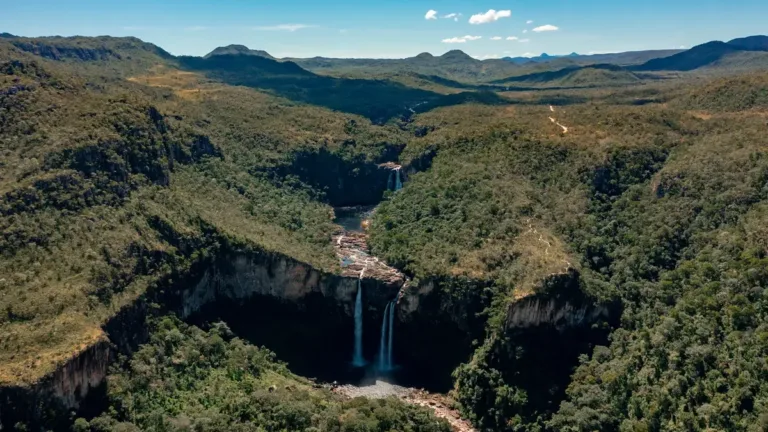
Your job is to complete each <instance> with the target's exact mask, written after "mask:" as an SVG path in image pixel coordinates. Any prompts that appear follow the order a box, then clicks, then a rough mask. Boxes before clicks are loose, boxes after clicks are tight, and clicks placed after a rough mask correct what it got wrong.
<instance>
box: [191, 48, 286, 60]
mask: <svg viewBox="0 0 768 432" xmlns="http://www.w3.org/2000/svg"><path fill="white" fill-rule="evenodd" d="M216 55H252V56H258V57H264V58H268V59H271V60H274V59H275V58H274V57H272V56H271V55H269V53H268V52H266V51H263V50H252V49H250V48H248V47H247V46H245V45H227V46H223V47H218V48H216V49H214V50H213V51H211V52H209V53H208V54H206V55H205V56H203V58H206V59H207V58H209V57H211V56H216Z"/></svg>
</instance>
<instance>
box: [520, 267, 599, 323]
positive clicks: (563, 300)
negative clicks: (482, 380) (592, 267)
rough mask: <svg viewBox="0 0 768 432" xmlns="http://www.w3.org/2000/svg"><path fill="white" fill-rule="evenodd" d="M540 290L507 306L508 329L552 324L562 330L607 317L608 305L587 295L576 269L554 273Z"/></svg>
mask: <svg viewBox="0 0 768 432" xmlns="http://www.w3.org/2000/svg"><path fill="white" fill-rule="evenodd" d="M542 285H543V286H542V288H541V290H540V291H539V292H538V293H536V294H533V295H530V296H528V297H525V298H523V299H520V300H517V301H515V302H512V303H511V304H510V305H509V306H508V307H507V314H506V320H505V330H507V331H511V330H515V329H526V328H534V327H540V326H544V327H549V328H553V329H556V330H557V331H559V332H563V331H566V330H569V329H574V328H580V327H584V326H588V325H590V324H592V323H594V322H597V321H599V320H601V319H608V318H609V317H610V311H609V308H608V306H607V305H605V304H599V303H596V302H595V301H594V300H592V299H590V298H588V297H587V296H586V294H584V293H583V292H582V291H581V288H580V287H579V275H578V273H577V272H576V271H575V270H570V271H569V272H567V273H563V274H559V275H553V276H551V277H549V278H548V279H547V280H545V281H544V282H543V284H542Z"/></svg>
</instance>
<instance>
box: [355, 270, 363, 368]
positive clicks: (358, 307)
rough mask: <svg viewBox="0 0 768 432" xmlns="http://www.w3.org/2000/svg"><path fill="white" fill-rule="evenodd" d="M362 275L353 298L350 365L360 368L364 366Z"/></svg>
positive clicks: (361, 273) (361, 274)
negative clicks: (352, 339)
mask: <svg viewBox="0 0 768 432" xmlns="http://www.w3.org/2000/svg"><path fill="white" fill-rule="evenodd" d="M363 273H365V269H363V270H362V271H361V272H360V278H359V279H358V280H357V297H356V298H355V353H354V356H353V358H352V364H353V365H355V366H357V367H360V366H364V365H365V358H363Z"/></svg>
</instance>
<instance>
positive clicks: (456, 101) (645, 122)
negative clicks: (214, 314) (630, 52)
mask: <svg viewBox="0 0 768 432" xmlns="http://www.w3.org/2000/svg"><path fill="white" fill-rule="evenodd" d="M698 49H699V50H701V49H702V48H698ZM733 49H735V48H733ZM731 50H732V48H729V49H728V53H730V52H731ZM750 52H753V51H750ZM754 52H755V53H757V52H759V53H762V51H754ZM683 53H688V51H684V52H683ZM728 53H726V54H728ZM461 54H463V53H461ZM726 54H723V55H726ZM676 55H677V56H680V54H676ZM728 55H729V56H730V55H731V54H728ZM738 55H739V57H738V58H739V59H742V60H743V59H744V58H745V57H744V56H745V54H744V53H741V54H738ZM754 55H755V56H758V54H754ZM465 57H468V56H466V55H463V56H462V55H459V54H456V53H454V55H452V56H447V57H446V56H443V57H442V58H438V57H431V56H430V57H426V56H423V55H422V56H419V57H415V58H413V59H405V60H402V61H400V60H398V61H391V62H383V61H382V62H362V61H361V62H353V61H352V60H350V61H349V62H344V60H341V59H336V60H334V61H330V60H329V61H327V62H325V63H323V62H321V60H320V59H304V61H301V59H292V60H294V61H289V60H288V59H285V60H278V59H274V58H272V57H271V56H269V55H268V54H267V55H264V54H259V52H256V54H253V53H240V52H238V51H232V50H227V49H221V50H220V52H219V53H218V54H217V53H216V52H214V53H211V55H209V56H206V57H174V56H173V55H171V54H169V53H168V52H166V51H164V50H163V49H161V48H159V47H157V46H154V45H152V44H149V43H146V42H143V41H140V40H138V39H135V38H111V37H99V38H86V37H75V38H61V37H50V38H21V37H13V36H10V35H9V36H5V35H3V36H2V37H0V231H2V234H3V235H2V237H0V422H2V423H0V425H2V427H6V426H7V427H8V429H9V430H14V429H16V430H73V431H79V432H84V431H93V432H97V431H105V432H106V431H139V430H141V431H143V430H149V431H182V430H194V431H241V430H242V431H350V432H352V431H355V432H358V431H359V432H362V431H366V432H368V431H370V432H373V431H381V432H389V431H414V432H429V431H450V430H452V426H451V425H450V424H449V423H448V421H446V420H445V419H440V418H438V417H439V416H437V415H436V414H435V413H436V410H435V407H434V406H429V405H427V406H420V405H418V404H413V403H409V402H408V401H405V400H401V399H398V398H397V397H389V398H381V399H373V398H364V397H357V398H349V397H346V396H344V395H342V394H339V393H337V392H335V391H332V388H333V386H332V385H330V384H329V383H323V382H319V381H316V380H312V379H310V378H311V377H302V376H299V375H296V374H295V372H293V371H292V369H291V364H289V363H288V364H286V363H284V362H283V361H281V358H280V357H279V356H278V355H277V354H275V353H274V352H273V351H277V350H276V349H275V350H271V349H270V347H269V346H259V344H257V343H254V342H251V341H249V340H248V338H247V337H246V336H245V335H240V334H238V333H237V332H236V331H235V330H234V328H235V326H234V325H233V324H230V323H227V322H226V319H224V320H223V321H220V320H215V321H211V322H204V323H200V322H192V321H191V320H185V317H183V316H182V314H181V313H177V312H178V310H180V309H179V308H178V305H177V304H176V303H174V302H179V301H181V300H179V299H180V298H181V299H185V297H184V296H185V295H186V294H185V293H186V292H187V290H189V289H190V287H194V286H195V285H196V283H197V281H198V280H199V279H200V277H201V275H202V274H206V275H207V273H206V271H207V270H208V269H211V268H214V267H216V266H219V267H221V265H222V261H225V260H227V259H229V257H231V256H233V255H235V254H243V255H247V256H251V257H253V256H258V257H269V258H270V259H273V258H274V259H277V258H280V259H284V260H287V261H290V262H295V263H299V264H300V265H301V266H305V267H306V268H309V269H312V270H316V271H318V272H320V273H321V274H322V275H323V276H322V277H323V278H325V279H323V280H337V279H334V278H342V275H343V272H344V268H343V263H342V262H340V260H339V257H338V255H337V249H336V247H335V245H334V243H335V241H338V243H339V244H340V243H341V240H340V239H338V237H335V236H338V235H339V233H340V232H341V231H340V230H341V227H340V226H338V225H336V224H335V223H334V220H333V217H334V207H347V206H356V205H361V206H362V205H365V206H371V207H372V206H374V205H376V207H375V210H374V211H373V212H372V216H370V221H369V222H370V225H369V228H368V230H367V231H366V233H365V236H366V239H367V242H368V243H367V244H368V246H369V247H370V250H369V251H368V252H369V253H370V255H371V256H373V257H376V259H377V260H380V261H381V262H385V263H386V264H387V265H389V266H391V267H392V268H394V269H396V270H397V271H399V272H402V274H403V275H404V277H406V278H407V279H408V284H407V286H406V287H405V288H402V289H403V290H404V292H405V290H406V289H412V290H413V291H412V292H414V293H417V294H418V295H421V293H424V292H429V293H431V294H429V295H431V296H432V297H424V298H427V299H429V300H424V301H423V302H422V303H419V304H418V305H417V306H414V307H413V310H412V311H410V312H408V313H410V314H414V315H412V316H416V318H414V322H415V323H416V325H414V326H412V327H405V324H400V323H398V325H402V326H403V327H398V328H402V329H406V330H411V329H416V330H413V334H407V332H402V333H397V335H396V336H395V343H396V344H401V345H397V347H401V348H399V349H400V351H398V350H397V349H396V353H397V354H398V355H400V354H403V351H405V350H407V349H410V348H413V347H415V348H413V352H412V353H407V354H409V355H408V356H401V357H402V358H404V359H405V358H407V359H408V360H407V361H408V362H410V363H408V364H407V365H414V367H415V366H418V367H422V368H425V369H433V370H434V371H438V372H435V373H436V374H437V373H440V374H443V375H445V376H444V377H442V378H444V379H445V380H447V381H450V383H452V385H451V389H449V391H445V392H443V393H445V394H444V395H442V397H445V398H447V399H448V400H450V403H449V404H447V405H449V407H450V408H451V409H455V411H456V412H458V413H460V415H461V417H462V418H463V419H464V420H467V421H469V422H471V424H472V425H473V427H474V428H475V429H476V430H477V431H483V432H485V431H515V432H524V431H530V432H544V431H573V432H577V431H578V432H592V431H616V432H629V431H633V432H635V431H636V432H640V431H644V432H645V431H647V432H651V431H659V432H660V431H720V430H723V431H744V432H759V431H765V430H768V363H767V362H768V138H767V137H766V133H765V131H766V121H767V118H768V117H767V116H766V115H767V114H766V113H768V75H766V73H765V72H764V70H760V68H759V67H755V68H751V67H749V65H750V64H742V63H740V66H739V67H733V66H732V64H731V63H728V62H721V63H717V64H714V65H705V66H702V67H701V68H700V69H695V70H687V69H680V70H679V71H678V72H676V74H675V75H673V74H671V73H669V71H668V69H660V70H649V69H648V68H649V67H650V66H647V65H648V64H651V65H653V64H655V63H659V61H656V62H655V63H654V61H653V60H651V61H650V62H649V63H646V66H643V68H640V69H642V70H643V73H640V72H639V70H640V69H638V68H639V67H640V66H638V67H637V68H633V67H630V66H627V65H621V66H614V65H606V64H602V61H601V63H600V64H593V65H583V64H577V65H572V64H570V63H569V64H565V63H564V61H555V63H553V64H552V65H549V66H547V65H540V64H537V65H531V64H528V65H523V66H520V67H519V68H518V67H516V66H514V65H513V64H511V63H510V64H500V63H498V62H495V63H489V64H490V65H492V67H491V66H488V69H483V70H481V69H478V67H479V65H478V64H479V63H484V62H480V61H478V60H475V59H472V58H468V59H467V58H465ZM676 58H677V59H678V60H679V59H683V60H685V59H686V58H687V57H685V56H682V57H676ZM696 58H699V57H696ZM734 58H735V57H728V59H731V60H733V59H734ZM310 60H312V61H310ZM409 60H410V61H409ZM646 60H648V59H646V58H645V57H643V58H642V61H643V62H645V61H646ZM657 60H659V59H657ZM660 60H667V59H660ZM673 60H674V59H673ZM498 61H501V60H498ZM606 61H609V60H606ZM734 61H735V60H734ZM745 61H746V60H745ZM761 61H762V60H761ZM639 62H640V61H639V60H638V63H639ZM759 64H762V63H759ZM666 67H667V66H665V68H666ZM686 67H687V66H686ZM304 68H306V69H304ZM630 70H632V72H630ZM504 84H511V85H515V86H518V85H520V86H522V87H524V88H512V89H510V88H509V87H507V86H506V85H504ZM386 164H394V165H395V166H397V167H398V168H397V169H398V170H399V171H398V174H397V175H398V176H399V175H401V173H402V175H403V180H404V186H403V188H402V189H401V190H398V191H393V190H389V189H391V187H390V186H389V185H388V181H389V182H391V177H388V176H391V175H392V173H390V172H389V171H387V169H388V168H386V166H387V165H386ZM388 179H389V180H388ZM342 235H343V233H342ZM334 239H338V240H334ZM276 257H277V258H276ZM274 271H275V270H274V269H273V268H270V269H269V271H268V273H270V274H271V273H273V272H274ZM277 271H281V270H280V269H279V268H278V270H277ZM369 277H371V278H373V277H375V276H369ZM360 278H361V279H362V276H360ZM310 279H311V277H310V276H306V277H305V280H310ZM357 283H358V282H356V281H353V285H352V286H357V285H355V284H357ZM409 287H410V288H409ZM225 288H226V287H219V288H217V289H219V290H220V291H224V289H225ZM567 290H571V291H567ZM318 291H319V289H318ZM565 291H567V292H565ZM564 292H565V294H564ZM573 293H577V294H578V302H576V300H573V302H576V303H578V305H588V308H594V310H605V311H606V312H605V316H601V317H600V319H595V320H593V321H590V322H587V321H586V320H584V321H583V322H582V323H581V324H580V325H574V326H573V328H571V327H568V326H564V325H561V324H562V323H559V322H558V323H548V324H546V323H545V324H541V325H539V326H538V327H536V326H529V327H526V326H517V327H516V326H515V325H513V320H512V318H511V317H513V316H516V315H515V313H517V312H516V311H518V309H517V308H521V307H523V306H521V305H530V304H544V303H546V302H547V301H550V300H551V299H555V300H557V301H560V299H566V300H567V301H571V300H572V299H571V298H570V297H568V296H570V295H574V296H576V294H573ZM407 294H408V292H405V294H403V296H405V295H407ZM414 295H416V294H414ZM425 295H426V294H425ZM350 300H351V299H350ZM566 300H563V301H566ZM389 301H390V299H387V302H389ZM553 301H554V300H553ZM536 302H539V303H536ZM553 304H554V303H553ZM574 304H575V303H574ZM569 305H571V303H569ZM305 307H307V306H306V305H299V306H297V309H296V310H297V311H298V312H297V313H298V314H299V315H297V316H301V315H300V313H301V311H302V310H303V309H302V308H305ZM349 307H350V308H351V307H352V305H351V304H350V305H349ZM569 307H570V306H569ZM585 307H586V306H585ZM371 309H373V307H371ZM585 310H593V309H585ZM136 311H140V312H141V313H138V312H136ZM382 312H383V311H378V310H375V311H374V314H379V315H375V316H376V319H379V317H380V315H381V313H382ZM566 312H567V311H566ZM133 313H136V315H137V316H139V318H136V319H135V320H134V318H133V315H131V314H133ZM248 313H249V312H248V310H247V309H239V310H238V311H232V314H233V315H235V314H242V315H245V316H247V315H248ZM334 313H336V312H334ZM405 313H406V312H402V314H403V316H405ZM566 315H567V314H566ZM224 318H226V317H224ZM333 319H336V315H333V316H331V314H330V312H329V315H328V317H327V320H328V321H329V322H330V321H332V320H333ZM398 319H401V317H400V316H399V317H398ZM351 320H352V317H351V316H350V317H349V318H348V321H349V324H350V325H349V327H350V329H351V327H352V324H351ZM564 320H566V321H567V319H564ZM585 323H586V324H585ZM302 325H306V326H314V325H318V326H320V325H321V324H316V323H313V322H310V321H307V322H306V323H302ZM419 325H423V328H422V330H421V331H422V333H419V327H418V326H419ZM566 327H568V328H566ZM126 329H128V330H130V331H129V332H127V333H126ZM134 329H135V331H134ZM366 331H368V330H367V329H366ZM375 331H376V332H378V331H379V329H378V328H377V329H376V330H375ZM441 331H443V332H444V333H440V332H441ZM429 332H434V333H429ZM117 334H121V335H126V334H127V335H131V337H127V338H126V337H122V336H121V337H120V338H117V337H116V335H117ZM371 334H373V333H372V331H371ZM456 335H459V336H460V337H458V336H456ZM350 336H351V333H350ZM338 337H344V338H346V337H347V336H346V334H345V335H343V336H338ZM369 337H374V336H369ZM382 340H383V339H382ZM375 342H376V341H374V343H375ZM420 343H421V344H422V345H423V346H421V347H419V346H418V345H419V344H420ZM102 344H104V345H105V346H107V345H108V346H109V347H110V348H109V353H110V354H109V355H108V357H109V361H108V363H109V365H108V366H109V367H108V373H107V374H106V377H105V378H104V380H103V383H101V384H100V387H99V389H100V390H99V392H100V393H93V394H95V395H97V396H93V397H95V398H97V399H99V401H98V402H93V399H88V398H86V399H83V401H80V400H78V403H79V404H80V405H79V406H77V407H75V406H69V407H66V408H64V409H61V407H59V405H58V404H59V403H60V402H61V401H60V400H58V401H57V399H56V397H58V396H60V395H59V394H56V392H50V391H47V390H46V391H43V390H41V389H46V388H47V387H46V386H47V385H52V384H51V382H55V379H57V378H52V377H57V376H58V375H57V373H58V372H59V371H62V370H69V369H66V368H67V367H70V366H71V365H73V364H74V365H77V364H78V363H77V362H78V360H77V359H78V358H81V357H80V356H84V355H87V353H88V352H89V350H91V349H94V347H98V346H101V345H102ZM408 344H410V345H408ZM431 344H434V345H431ZM446 353H448V354H449V355H446ZM465 354H466V355H465ZM443 357H444V358H443ZM404 362H405V360H404ZM404 364H405V363H404ZM407 365H406V366H407ZM406 366H403V368H406ZM71 367H75V366H71ZM444 371H447V372H444ZM71 375H77V374H76V373H72V374H71ZM448 375H450V376H448ZM87 385H88V384H87V383H86V387H87ZM68 391H71V392H75V389H74V386H73V389H69V390H68ZM76 391H77V392H80V391H81V388H80V387H78V388H77V389H76ZM93 391H94V392H95V391H96V390H93ZM20 395H23V396H20ZM52 395H53V396H52ZM89 397H91V396H89ZM60 399H61V398H60ZM28 401H31V402H29V403H28ZM80 402H82V403H80ZM25 404H27V405H25ZM88 404H93V407H97V408H93V409H92V410H90V411H89V410H87V409H85V408H88ZM29 407H31V408H29ZM30 413H32V414H30ZM4 422H10V423H4ZM453 430H455V429H453Z"/></svg>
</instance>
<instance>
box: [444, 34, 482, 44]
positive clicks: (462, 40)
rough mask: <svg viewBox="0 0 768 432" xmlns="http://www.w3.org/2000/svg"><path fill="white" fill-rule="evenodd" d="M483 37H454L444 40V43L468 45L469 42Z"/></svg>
mask: <svg viewBox="0 0 768 432" xmlns="http://www.w3.org/2000/svg"><path fill="white" fill-rule="evenodd" d="M482 38H483V37H482V36H471V35H466V36H459V37H452V38H449V39H443V43H466V42H467V41H474V40H478V39H482Z"/></svg>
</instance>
